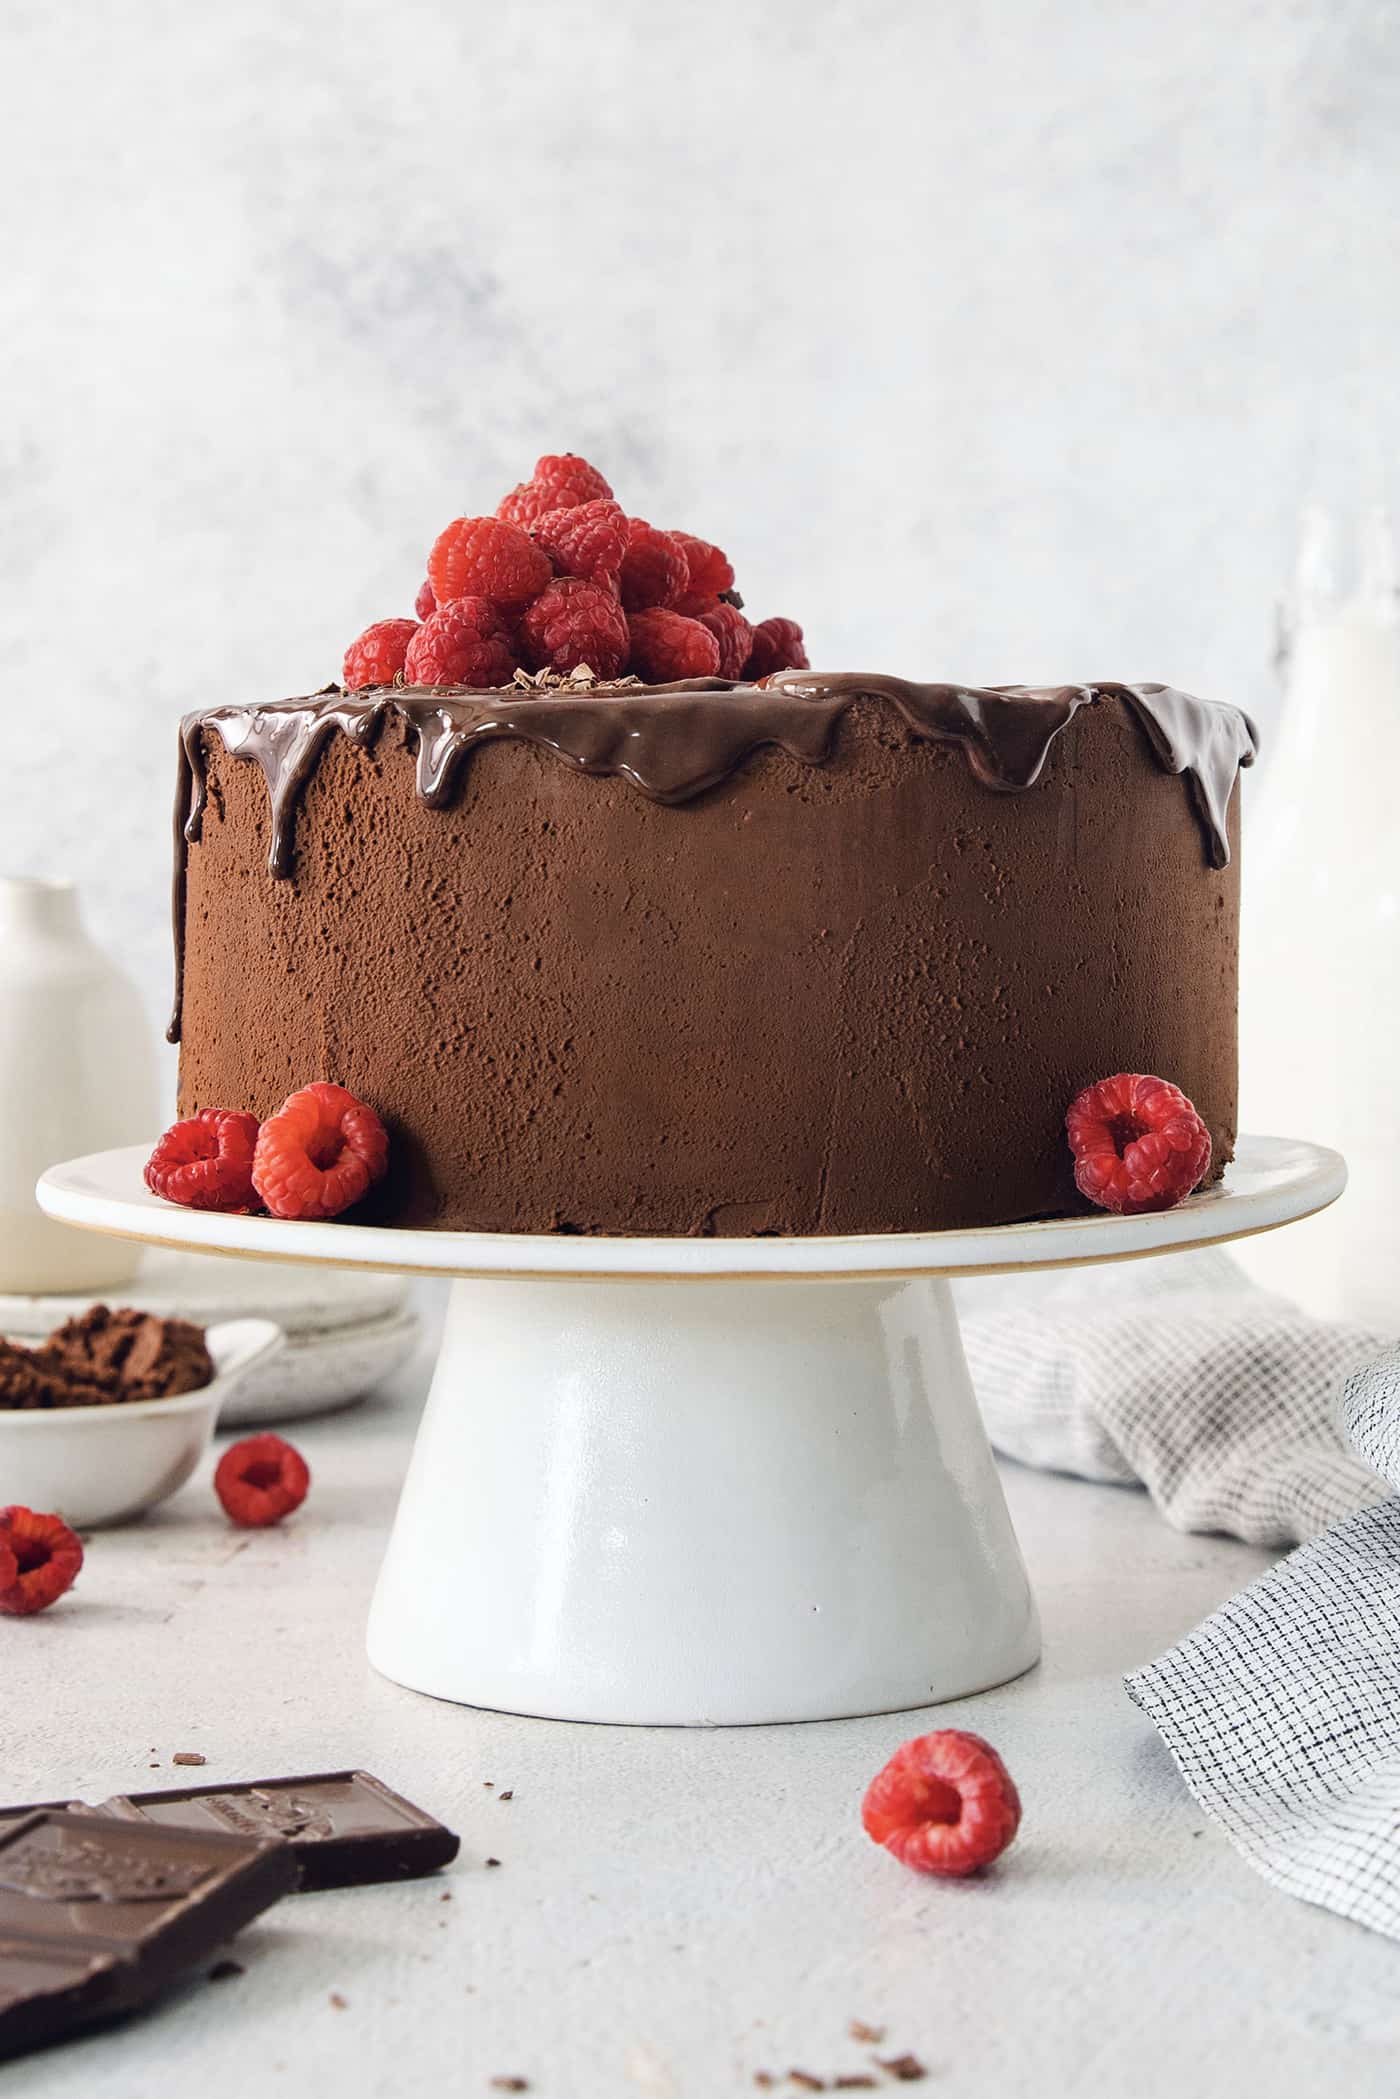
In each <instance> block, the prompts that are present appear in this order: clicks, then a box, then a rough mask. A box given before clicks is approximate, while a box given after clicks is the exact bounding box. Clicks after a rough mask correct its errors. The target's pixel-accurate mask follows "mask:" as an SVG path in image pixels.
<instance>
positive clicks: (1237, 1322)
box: [958, 1253, 1400, 1938]
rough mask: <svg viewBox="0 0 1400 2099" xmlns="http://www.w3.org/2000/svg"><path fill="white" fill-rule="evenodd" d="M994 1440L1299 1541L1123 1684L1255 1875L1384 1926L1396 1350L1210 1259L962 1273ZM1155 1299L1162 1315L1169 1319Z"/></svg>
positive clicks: (1396, 1848)
mask: <svg viewBox="0 0 1400 2099" xmlns="http://www.w3.org/2000/svg"><path fill="white" fill-rule="evenodd" d="M958 1295H959V1304H960V1309H961V1312H962V1320H963V1337H964V1341H965V1343H966V1347H967V1355H968V1363H969V1366H970V1368H971V1371H972V1377H973V1382H974V1384H975V1386H976V1388H977V1393H978V1398H979V1400H980V1401H981V1405H982V1410H983V1413H984V1415H985V1417H986V1421H987V1426H988V1429H989V1430H990V1433H991V1437H992V1441H993V1443H994V1444H995V1445H996V1446H997V1448H998V1449H999V1450H1002V1451H1003V1452H1005V1453H1007V1454H1008V1455H1010V1456H1012V1457H1015V1458H1019V1459H1021V1460H1022V1461H1023V1462H1025V1463H1027V1464H1031V1465H1038V1466H1042V1467H1047V1468H1050V1469H1052V1470H1056V1471H1062V1472H1069V1473H1075V1474H1077V1475H1079V1476H1080V1477H1083V1478H1086V1479H1094V1480H1110V1481H1118V1482H1122V1483H1125V1484H1126V1483H1140V1484H1141V1485H1142V1486H1144V1487H1145V1488H1146V1489H1147V1492H1148V1493H1149V1494H1150V1495H1151V1497H1152V1499H1153V1501H1154V1502H1155V1504H1156V1506H1157V1508H1158V1510H1159V1511H1160V1513H1161V1514H1162V1515H1163V1516H1164V1517H1165V1519H1166V1520H1167V1522H1168V1523H1171V1524H1173V1525H1174V1526H1175V1527H1176V1528H1177V1529H1178V1530H1185V1531H1207V1530H1209V1531H1227V1532H1231V1533H1233V1534H1234V1535H1235V1536H1236V1537H1240V1538H1244V1539H1248V1540H1250V1541H1251V1542H1252V1543H1255V1544H1260V1545H1271V1546H1284V1545H1294V1546H1296V1548H1297V1549H1296V1550H1295V1551H1293V1552H1292V1553H1290V1554H1289V1556H1288V1557H1287V1558H1286V1559H1283V1560H1281V1561H1280V1562H1279V1563H1278V1564H1277V1565H1276V1566H1274V1567H1273V1568H1271V1569H1270V1570H1269V1572H1268V1573H1266V1574H1264V1575H1263V1576H1261V1577H1260V1579H1259V1580H1257V1581H1255V1582H1254V1583H1252V1584H1251V1586H1250V1587H1249V1588H1247V1589H1245V1590H1244V1591H1243V1592H1242V1593H1241V1594H1240V1595H1238V1596H1236V1597H1234V1598H1232V1599H1231V1601H1230V1602H1229V1603H1226V1604H1224V1605H1223V1606H1222V1607H1221V1608H1220V1609H1219V1610H1218V1611H1216V1612H1215V1613H1214V1614H1213V1615H1212V1616H1211V1617H1210V1618H1208V1619H1207V1620H1206V1621H1205V1623H1204V1624H1203V1625H1200V1626H1198V1627H1197V1628H1196V1630H1195V1631H1194V1632H1192V1633H1189V1634H1188V1635H1187V1636H1186V1638H1185V1639H1183V1640H1180V1641H1179V1642H1178V1643H1177V1645H1176V1646H1175V1647H1173V1648H1171V1649H1170V1650H1169V1652H1168V1653H1166V1654H1164V1655H1162V1656H1161V1657H1159V1659H1158V1660H1156V1661H1155V1662H1151V1663H1149V1664H1148V1665H1147V1666H1146V1667H1144V1668H1141V1669H1138V1670H1136V1671H1134V1673H1133V1674H1132V1675H1131V1676H1130V1677H1128V1678H1127V1680H1126V1681H1127V1689H1128V1693H1129V1695H1130V1696H1131V1697H1132V1698H1133V1699H1134V1700H1135V1701H1136V1702H1137V1704H1138V1705H1139V1706H1140V1707H1141V1708H1142V1710H1143V1712H1144V1713H1146V1714H1147V1715H1148V1717H1149V1718H1150V1719H1151V1721H1152V1722H1153V1724H1154V1725H1155V1727H1156V1728H1157V1729H1158V1731H1159V1733H1160V1734H1161V1736H1162V1738H1163V1740H1164V1741H1165V1742H1166V1744H1167V1747H1168V1748H1169V1749H1170V1751H1171V1753H1172V1756H1173V1757H1174V1758H1175V1760H1176V1763H1177V1765H1178V1766H1179V1768H1180V1770H1181V1773H1182V1776H1183V1777H1184V1778H1185V1780H1186V1783H1187V1785H1188V1786H1189V1787H1190V1789H1191V1791H1192V1793H1193V1794H1194V1795H1195V1797H1196V1799H1197V1800H1198V1801H1199V1802H1200V1804H1201V1806H1202V1807H1203V1808H1204V1809H1205V1810H1206V1811H1207V1813H1209V1814H1210V1815H1212V1816H1213V1817H1214V1818H1215V1819H1216V1820H1217V1821H1218V1822H1219V1823H1220V1825H1221V1827H1222V1828H1223V1829H1224V1831H1225V1833H1226V1834H1227V1836H1228V1837H1229V1838H1230V1840H1231V1841H1232V1842H1233V1843H1234V1844H1235V1845H1236V1846H1237V1848H1238V1849H1239V1850H1240V1851H1241V1852H1242V1853H1243V1855H1244V1856H1245V1858H1246V1859H1248V1860H1249V1862H1250V1864H1251V1865H1253V1866H1254V1867H1255V1868H1256V1869H1257V1870H1258V1872H1260V1873H1261V1874H1262V1875H1263V1876H1264V1878H1265V1879H1266V1880H1269V1881H1271V1882H1273V1883H1274V1885H1275V1886H1277V1887H1280V1888H1282V1889H1284V1890H1286V1891H1287V1892H1288V1893H1289V1894H1291V1895H1296V1896H1299V1897H1300V1898H1302V1899H1303V1900H1304V1901H1307V1902H1316V1903H1320V1904H1322V1905H1323V1907H1325V1908H1327V1909H1331V1910H1335V1911H1337V1912H1338V1913H1339V1914H1340V1915H1342V1916H1345V1917H1351V1918H1354V1919H1355V1920H1356V1921H1357V1922H1358V1923H1361V1924H1366V1925H1369V1926H1370V1927H1371V1928H1372V1929H1374V1930H1376V1931H1381V1932H1385V1933H1387V1934H1388V1935H1389V1936H1391V1937H1392V1938H1400V1499H1397V1498H1396V1497H1397V1491H1400V1346H1397V1345H1396V1339H1395V1336H1394V1335H1389V1336H1386V1335H1380V1334H1376V1333H1368V1332H1366V1331H1364V1330H1362V1329H1360V1328H1357V1327H1348V1326H1342V1325H1333V1324H1329V1323H1327V1322H1325V1321H1322V1320H1318V1319H1312V1318H1309V1317H1308V1316H1307V1315H1306V1314H1304V1313H1302V1312H1300V1311H1299V1310H1297V1309H1296V1307H1294V1306H1292V1305H1289V1304H1287V1303H1286V1302H1285V1301H1284V1300H1282V1299H1280V1298H1277V1297H1272V1296H1270V1295H1268V1294H1267V1293H1266V1292H1264V1291H1261V1290H1258V1289H1255V1288H1254V1287H1253V1286H1252V1285H1251V1284H1250V1283H1249V1282H1248V1281H1247V1279H1246V1278H1245V1277H1244V1275H1243V1274H1242V1272H1241V1271H1240V1269H1239V1268H1238V1267H1237V1266H1236V1264H1235V1263H1234V1262H1233V1261H1232V1260H1231V1259H1230V1257H1229V1256H1228V1255H1226V1254H1223V1253H1205V1254H1195V1255H1182V1256H1179V1257H1175V1258H1173V1259H1169V1260H1164V1261H1152V1262H1143V1263H1132V1264H1125V1265H1124V1266H1123V1267H1122V1268H1117V1269H1100V1270H1097V1271H1095V1272H1094V1273H1093V1275H1092V1277H1091V1278H1089V1279H1087V1280H1086V1278H1085V1277H1084V1276H1083V1275H1082V1274H1076V1273H1070V1274H1068V1275H1053V1274H1052V1275H1046V1276H1027V1277H1017V1278H1015V1279H1014V1280H1013V1281H1006V1280H1002V1279H990V1278H988V1279H983V1280H978V1281H976V1282H973V1283H968V1284H960V1285H959V1286H958ZM1164 1314H1165V1315H1166V1316H1164Z"/></svg>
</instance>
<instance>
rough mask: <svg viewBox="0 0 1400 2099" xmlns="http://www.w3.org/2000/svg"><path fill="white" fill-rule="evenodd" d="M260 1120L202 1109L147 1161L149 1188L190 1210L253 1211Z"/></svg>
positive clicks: (169, 1135)
mask: <svg viewBox="0 0 1400 2099" xmlns="http://www.w3.org/2000/svg"><path fill="white" fill-rule="evenodd" d="M257 1141H258V1118H257V1116H256V1115H243V1114H240V1113H239V1111H238V1110H237V1109H236V1108H202V1109H201V1110H200V1112H199V1114H198V1115H194V1116H191V1118H190V1120H189V1121H188V1122H177V1123H176V1124H174V1126H173V1127H172V1128H171V1129H168V1130H167V1131H166V1133H165V1135H164V1136H163V1137H162V1138H161V1140H160V1142H159V1143H158V1144H157V1146H156V1148H155V1150H154V1151H153V1152H152V1153H151V1156H150V1158H149V1159H148V1160H147V1161H146V1186H147V1187H148V1188H149V1189H150V1191H151V1193H152V1194H153V1195H160V1196H163V1197H164V1198H165V1200H166V1202H168V1203H183V1204H184V1206H185V1208H186V1209H187V1210H245V1211H246V1210H251V1209H254V1208H255V1207H256V1205H257V1197H256V1195H255V1193H254V1190H253V1146H254V1145H255V1144H256V1143H257Z"/></svg>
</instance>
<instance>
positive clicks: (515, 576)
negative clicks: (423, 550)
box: [428, 517, 554, 611]
mask: <svg viewBox="0 0 1400 2099" xmlns="http://www.w3.org/2000/svg"><path fill="white" fill-rule="evenodd" d="M553 574H554V570H553V569H552V568H551V567H550V564H549V556H548V554H546V553H545V552H544V550H543V548H541V547H537V546H536V545H535V543H534V541H533V540H532V539H531V537H530V535H529V533H528V532H522V531H521V529H520V527H519V525H507V524H502V522H501V520H500V519H499V518H498V517H459V518H454V519H453V521H452V523H451V524H450V525H448V526H447V527H446V529H445V530H444V531H442V532H439V534H438V536H437V538H436V539H435V540H434V541H433V551H432V552H431V554H429V556H428V581H429V583H431V585H432V587H433V596H434V597H435V598H436V599H437V601H438V604H439V605H450V604H451V603H452V601H453V599H454V598H491V599H492V600H493V601H494V602H495V603H496V604H497V605H501V606H504V607H505V608H506V610H507V611H509V610H511V609H512V608H516V607H519V606H521V605H528V604H529V602H530V600H531V598H537V597H538V596H539V594H540V592H541V591H542V590H543V589H544V587H545V584H546V583H548V581H549V579H550V577H551V576H552V575H553Z"/></svg>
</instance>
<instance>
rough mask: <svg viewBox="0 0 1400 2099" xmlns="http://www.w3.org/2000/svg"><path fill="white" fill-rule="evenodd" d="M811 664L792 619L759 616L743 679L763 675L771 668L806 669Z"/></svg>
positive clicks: (773, 669)
mask: <svg viewBox="0 0 1400 2099" xmlns="http://www.w3.org/2000/svg"><path fill="white" fill-rule="evenodd" d="M809 668H810V666H809V664H808V662H807V651H806V650H805V649H804V648H803V646H802V629H801V628H800V627H799V626H798V624H797V621H796V620H795V619H761V620H760V621H759V623H758V625H757V626H756V627H755V628H754V630H753V647H752V649H750V651H749V660H748V662H747V663H746V664H745V665H744V676H745V677H746V678H766V677H767V676H768V674H769V672H770V671H805V670H807V669H809Z"/></svg>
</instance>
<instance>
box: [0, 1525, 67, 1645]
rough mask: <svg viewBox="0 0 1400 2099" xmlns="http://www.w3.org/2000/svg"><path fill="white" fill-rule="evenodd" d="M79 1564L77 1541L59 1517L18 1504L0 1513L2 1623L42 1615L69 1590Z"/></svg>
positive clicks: (0, 1597)
mask: <svg viewBox="0 0 1400 2099" xmlns="http://www.w3.org/2000/svg"><path fill="white" fill-rule="evenodd" d="M82 1564H83V1545H82V1540H81V1539H80V1538H79V1537H78V1535H77V1533H76V1531H72V1530H70V1529H69V1528H68V1525H67V1524H66V1523H65V1522H64V1520H63V1518H62V1517H61V1516H50V1515H40V1514H38V1513H37V1512H36V1511H35V1510H34V1509H26V1508H22V1507H21V1506H20V1505H19V1504H18V1503H12V1504H11V1505H10V1507H9V1508H5V1509H0V1612H3V1613H4V1614H5V1616H6V1617H7V1618H28V1617H31V1616H32V1615H33V1613H34V1612H35V1611H46V1610H47V1609H48V1607H49V1605H50V1604H51V1603H57V1601H58V1599H59V1597H60V1596H62V1595H64V1594H65V1592H66V1591H67V1590H69V1589H71V1588H72V1586H73V1584H74V1582H75V1581H76V1580H77V1579H78V1574H79V1571H80V1569H81V1567H82ZM7 1566H8V1567H9V1568H10V1569H11V1571H10V1573H9V1578H8V1579H5V1573H6V1568H7Z"/></svg>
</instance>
